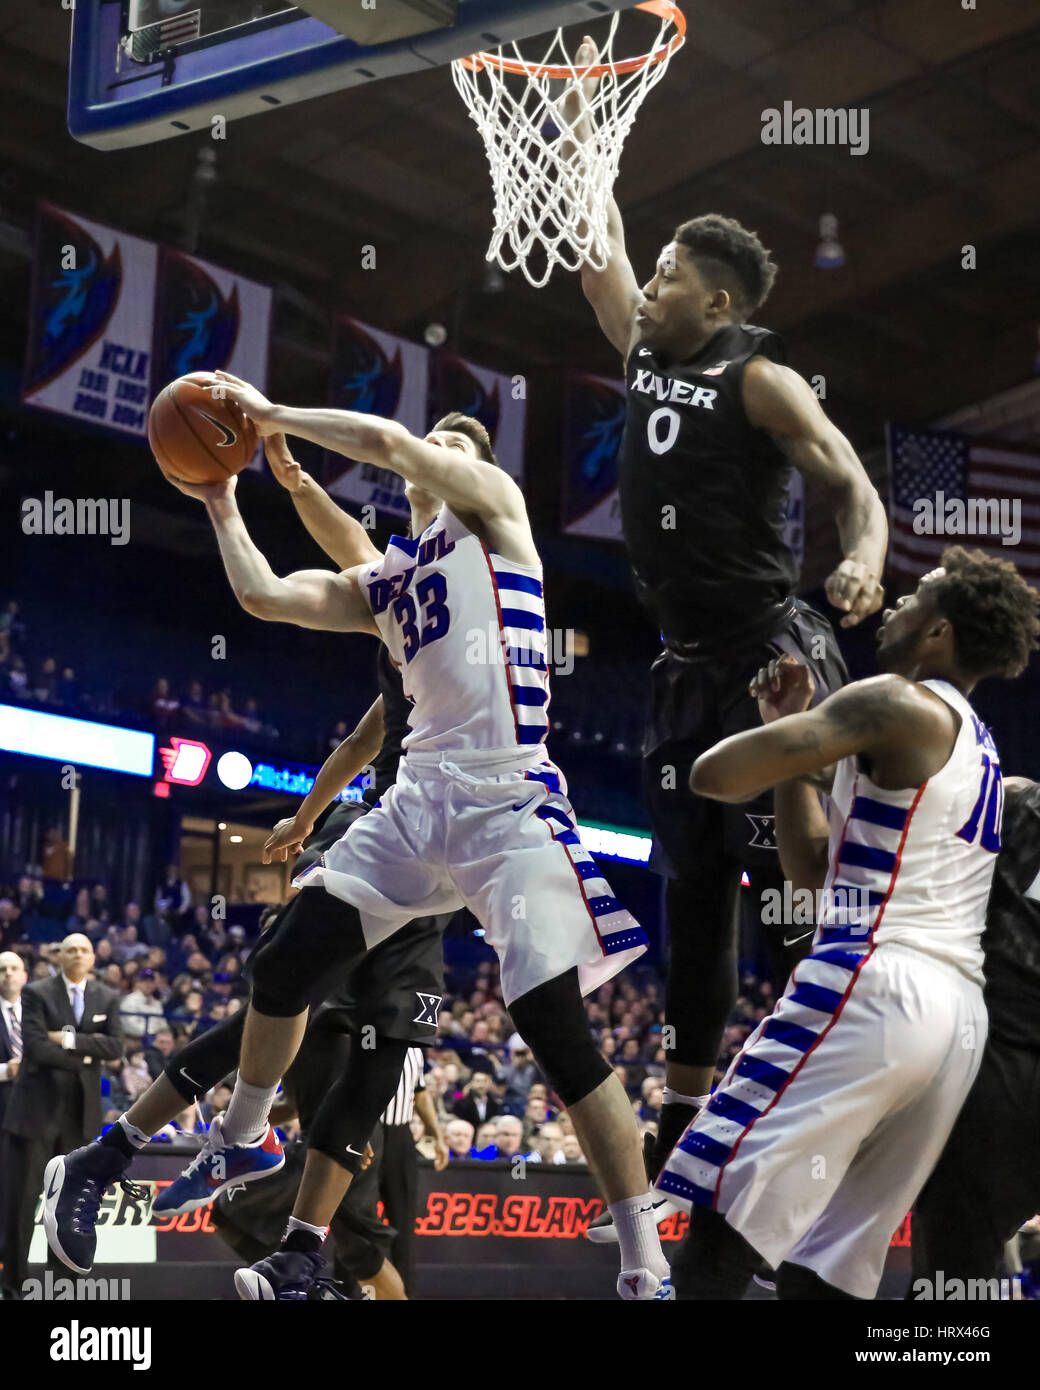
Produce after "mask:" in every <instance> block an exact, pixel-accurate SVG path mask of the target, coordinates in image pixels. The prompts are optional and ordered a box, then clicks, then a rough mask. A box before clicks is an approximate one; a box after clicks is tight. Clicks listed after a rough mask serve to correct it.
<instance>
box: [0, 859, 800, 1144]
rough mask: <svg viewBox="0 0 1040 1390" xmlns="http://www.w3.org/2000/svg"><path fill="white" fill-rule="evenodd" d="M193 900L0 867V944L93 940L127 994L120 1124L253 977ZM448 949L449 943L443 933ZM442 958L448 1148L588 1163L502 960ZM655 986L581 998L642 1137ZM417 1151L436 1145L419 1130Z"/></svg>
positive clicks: (766, 997)
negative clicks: (508, 990)
mask: <svg viewBox="0 0 1040 1390" xmlns="http://www.w3.org/2000/svg"><path fill="white" fill-rule="evenodd" d="M229 913H230V915H229V917H228V918H227V919H226V920H221V919H217V918H214V917H213V916H212V915H211V912H210V908H209V906H208V905H206V904H204V903H199V904H196V903H194V902H193V900H192V894H191V891H190V889H189V888H188V885H187V884H186V883H185V882H184V881H183V880H182V879H180V878H179V876H178V873H177V870H176V868H175V867H174V866H171V867H170V868H169V869H168V870H167V872H166V875H165V877H164V878H163V880H162V882H160V883H159V884H158V885H157V886H156V889H155V892H154V894H153V895H152V897H151V900H150V901H148V902H146V903H143V904H142V903H138V902H126V903H123V904H122V905H121V906H118V907H117V906H116V905H115V904H113V903H112V902H111V901H110V898H109V894H108V892H107V890H106V888H105V886H104V885H103V884H100V883H94V884H81V885H78V886H77V885H56V884H54V883H52V882H48V883H47V884H46V885H45V883H44V881H43V880H42V878H40V877H39V876H37V875H35V874H31V873H26V874H22V875H21V876H19V877H17V878H13V879H12V881H11V882H9V883H4V882H3V878H2V876H0V950H11V951H15V952H17V953H18V954H20V955H21V956H22V957H23V958H24V960H25V963H26V967H27V970H28V973H29V977H30V979H41V978H44V977H46V976H47V975H49V974H54V973H56V972H57V970H58V965H57V944H58V943H59V942H60V941H61V940H62V939H63V937H65V936H66V935H68V934H69V933H71V932H82V933H84V934H85V935H86V936H87V937H88V938H89V939H90V941H91V943H92V944H93V947H94V953H95V963H94V973H95V975H96V976H97V978H98V979H99V980H100V981H101V982H102V983H103V984H105V985H107V986H109V987H110V988H111V989H114V990H116V991H118V992H119V993H120V994H121V995H122V1000H121V1004H120V1013H121V1016H122V1024H123V1031H124V1036H125V1040H126V1055H125V1058H124V1060H122V1061H121V1062H118V1063H112V1064H110V1065H108V1066H106V1075H105V1078H104V1083H103V1086H104V1097H105V1099H104V1108H105V1118H106V1123H111V1122H112V1121H114V1119H115V1118H116V1116H117V1115H118V1114H120V1113H121V1112H122V1111H123V1110H125V1109H126V1108H127V1107H128V1106H129V1105H130V1104H131V1103H132V1101H133V1100H134V1099H135V1098H136V1097H137V1096H138V1095H139V1094H140V1093H141V1092H142V1091H143V1090H145V1089H146V1088H147V1087H148V1086H149V1085H150V1084H151V1082H152V1081H153V1080H154V1079H155V1078H156V1077H157V1076H159V1074H160V1073H161V1071H162V1069H163V1067H164V1065H165V1063H166V1060H167V1058H168V1057H169V1056H170V1054H171V1053H172V1052H174V1051H176V1049H178V1048H179V1047H181V1046H183V1044H184V1043H185V1042H187V1041H188V1040H189V1039H190V1038H192V1037H194V1036H196V1035H197V1034H199V1033H201V1032H204V1031H205V1030H206V1029H208V1028H212V1027H213V1026H214V1025H215V1024H217V1023H219V1022H220V1021H221V1020H223V1019H225V1018H227V1017H229V1016H230V1015H232V1014H234V1013H235V1012H236V1011H237V1010H239V1009H241V1008H242V1007H243V1006H244V1004H245V1002H246V999H247V997H248V992H249V987H248V983H247V981H246V980H245V979H244V978H243V967H244V966H245V963H246V960H247V958H248V956H249V952H250V950H251V949H252V948H253V946H254V945H255V935H254V934H253V933H251V931H250V930H249V929H247V928H246V927H245V926H242V925H239V924H236V923H235V921H234V916H235V912H234V909H233V908H229ZM449 947H450V943H449ZM450 955H451V952H450V949H449V964H448V967H447V992H446V995H445V998H444V1000H443V1006H442V1010H441V1014H440V1019H439V1027H438V1035H437V1039H436V1042H435V1043H434V1044H433V1045H432V1046H431V1047H430V1049H429V1050H428V1054H427V1066H428V1070H427V1074H426V1085H427V1088H428V1090H429V1092H430V1094H431V1096H432V1098H433V1100H434V1102H435V1105H436V1108H437V1112H438V1115H439V1116H440V1120H441V1125H442V1128H443V1130H444V1135H445V1139H446V1141H447V1144H448V1147H449V1151H450V1153H451V1154H452V1155H453V1156H454V1157H455V1158H456V1159H458V1158H463V1157H468V1158H479V1159H493V1158H504V1159H515V1158H516V1157H517V1156H521V1157H524V1158H525V1159H527V1160H529V1161H533V1162H551V1163H578V1162H583V1161H584V1159H583V1155H582V1153H581V1148H580V1145H579V1144H578V1140H577V1138H576V1137H575V1134H574V1130H573V1126H572V1125H571V1123H570V1119H569V1117H568V1116H567V1114H566V1112H561V1111H560V1109H559V1106H558V1101H557V1100H556V1098H555V1097H554V1096H553V1094H552V1093H551V1092H550V1091H549V1090H548V1088H547V1087H546V1084H545V1080H544V1078H543V1077H542V1076H541V1074H540V1073H539V1071H538V1068H537V1066H536V1065H535V1062H534V1059H533V1057H532V1055H531V1052H530V1049H529V1048H528V1046H527V1044H526V1042H525V1041H524V1040H523V1038H521V1037H520V1036H519V1034H518V1033H517V1032H516V1031H515V1030H514V1028H513V1025H512V1022H511V1020H510V1018H509V1014H508V1012H507V1011H506V1009H505V1006H504V1005H503V1002H502V994H501V989H500V985H499V977H498V964H497V961H495V960H494V959H493V958H490V956H489V957H488V958H484V959H481V960H480V961H479V963H476V964H473V965H471V966H469V967H461V966H457V965H456V966H454V967H453V966H452V965H451V964H450ZM662 998H663V995H662V986H661V982H660V979H659V977H658V976H657V974H656V972H654V971H653V970H651V969H649V968H640V967H635V968H633V969H632V970H630V971H629V972H627V973H625V974H624V975H622V976H621V977H619V978H618V979H616V980H612V981H610V982H609V983H608V984H606V985H604V986H602V988H601V989H600V990H598V991H597V993H596V994H594V995H592V996H590V997H589V999H588V1000H587V1001H586V1009H587V1015H588V1023H589V1028H590V1030H591V1031H592V1033H593V1035H594V1036H595V1038H596V1040H597V1042H598V1044H599V1046H600V1047H601V1048H602V1049H603V1052H604V1053H605V1055H606V1056H607V1057H608V1059H609V1060H610V1061H611V1063H612V1064H613V1066H614V1068H615V1071H616V1073H617V1075H618V1076H619V1077H620V1079H621V1081H622V1083H623V1084H624V1086H625V1089H626V1091H627V1093H628V1095H629V1098H630V1100H631V1102H632V1106H633V1109H634V1111H635V1113H636V1115H637V1118H638V1121H639V1125H640V1128H641V1130H642V1131H643V1132H644V1133H649V1134H653V1133H655V1132H656V1123H657V1118H658V1116H659V1114H660V1109H661V1102H662V1088H663V1078H664V1069H665V1058H666V1044H667V1041H668V1039H667V1037H666V1034H665V1023H664V1013H663V1005H662ZM772 1004H773V1000H772V996H771V991H770V987H769V985H768V983H767V982H762V981H759V980H757V979H756V978H755V977H754V976H752V975H745V976H744V977H743V979H742V982H741V996H740V998H739V999H738V1001H737V1005H736V1008H735V1010H734V1013H733V1015H732V1016H731V1018H730V1021H729V1024H728V1026H727V1028H726V1032H725V1036H724V1039H723V1046H722V1051H721V1055H720V1057H719V1067H720V1070H721V1069H724V1068H725V1066H726V1065H727V1064H728V1061H729V1060H730V1058H732V1056H733V1055H735V1053H736V1052H737V1051H739V1049H740V1047H741V1046H742V1044H743V1042H744V1039H745V1038H746V1037H747V1035H748V1034H749V1033H750V1031H751V1030H752V1029H753V1028H754V1027H755V1026H756V1024H757V1023H758V1022H759V1021H760V1020H761V1019H762V1018H764V1017H765V1016H766V1015H767V1014H768V1013H769V1012H770V1011H771V1009H772ZM229 1099H230V1088H229V1086H227V1085H222V1086H218V1087H216V1088H215V1089H214V1090H213V1091H211V1092H210V1093H209V1094H208V1095H207V1096H206V1098H205V1101H204V1103H203V1105H202V1106H201V1107H200V1110H199V1111H195V1110H194V1109H188V1110H186V1111H185V1112H184V1113H182V1115H180V1116H179V1117H178V1119H177V1120H176V1121H175V1122H174V1124H173V1125H171V1126H170V1127H168V1131H167V1133H166V1136H165V1137H173V1136H174V1135H177V1134H182V1135H192V1134H198V1133H201V1132H202V1131H204V1129H205V1126H206V1125H207V1124H208V1121H209V1120H210V1119H211V1118H212V1116H213V1115H214V1114H216V1113H218V1112H219V1111H220V1110H222V1109H223V1108H224V1107H225V1106H226V1105H227V1103H228V1100H229ZM415 1132H416V1139H417V1142H418V1143H419V1148H420V1151H421V1152H424V1153H425V1152H426V1151H427V1149H428V1148H429V1146H430V1141H429V1139H428V1138H425V1137H423V1136H422V1126H421V1122H417V1123H416V1126H415Z"/></svg>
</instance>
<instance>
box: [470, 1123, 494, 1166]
mask: <svg viewBox="0 0 1040 1390" xmlns="http://www.w3.org/2000/svg"><path fill="white" fill-rule="evenodd" d="M495 1130H496V1125H495V1121H494V1120H488V1122H487V1123H486V1124H483V1125H481V1126H480V1128H479V1129H478V1130H477V1137H476V1139H474V1141H473V1152H474V1154H475V1155H476V1156H477V1157H478V1158H483V1157H484V1156H485V1155H484V1154H483V1153H482V1152H481V1150H483V1149H493V1148H494V1147H495Z"/></svg>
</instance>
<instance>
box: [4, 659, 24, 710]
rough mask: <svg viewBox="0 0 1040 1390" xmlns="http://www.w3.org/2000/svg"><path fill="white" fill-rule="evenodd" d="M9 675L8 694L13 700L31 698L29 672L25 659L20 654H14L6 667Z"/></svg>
mask: <svg viewBox="0 0 1040 1390" xmlns="http://www.w3.org/2000/svg"><path fill="white" fill-rule="evenodd" d="M6 676H7V695H8V698H9V699H12V700H27V699H28V698H29V672H28V671H27V670H26V669H25V661H24V659H23V658H22V657H20V656H12V657H11V658H10V659H9V660H8V662H7V667H6Z"/></svg>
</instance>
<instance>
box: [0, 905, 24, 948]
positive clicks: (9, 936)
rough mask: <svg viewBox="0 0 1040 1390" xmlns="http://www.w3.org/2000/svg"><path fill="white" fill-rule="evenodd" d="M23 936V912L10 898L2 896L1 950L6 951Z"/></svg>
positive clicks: (0, 911)
mask: <svg viewBox="0 0 1040 1390" xmlns="http://www.w3.org/2000/svg"><path fill="white" fill-rule="evenodd" d="M21 938H22V913H21V909H20V908H19V907H18V904H17V903H15V902H12V901H11V899H10V898H0V951H6V950H8V949H9V948H10V947H11V946H13V945H14V943H15V942H16V941H20V940H21Z"/></svg>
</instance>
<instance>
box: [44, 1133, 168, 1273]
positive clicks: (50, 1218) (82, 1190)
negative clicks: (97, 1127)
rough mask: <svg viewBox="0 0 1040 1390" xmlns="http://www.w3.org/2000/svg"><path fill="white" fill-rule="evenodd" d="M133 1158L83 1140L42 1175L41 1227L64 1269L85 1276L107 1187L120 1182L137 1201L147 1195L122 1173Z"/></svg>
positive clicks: (89, 1264) (95, 1240)
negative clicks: (79, 1145)
mask: <svg viewBox="0 0 1040 1390" xmlns="http://www.w3.org/2000/svg"><path fill="white" fill-rule="evenodd" d="M130 1163H131V1160H130V1159H129V1158H127V1157H126V1155H125V1154H123V1153H120V1151H119V1150H118V1149H116V1148H112V1147H110V1146H109V1145H108V1144H100V1143H98V1142H97V1141H95V1142H94V1143H93V1144H84V1146H83V1148H81V1149H73V1151H72V1153H68V1154H58V1155H57V1156H56V1157H55V1158H52V1159H51V1161H50V1162H49V1163H48V1164H47V1167H46V1168H45V1169H44V1173H43V1229H44V1231H45V1232H46V1235H47V1244H48V1245H49V1246H50V1248H51V1249H52V1250H53V1251H54V1253H55V1255H57V1257H58V1259H59V1260H60V1261H61V1262H62V1264H63V1265H65V1266H66V1268H68V1269H71V1270H74V1271H75V1272H76V1273H77V1274H89V1273H90V1271H91V1267H92V1266H93V1264H94V1252H95V1251H96V1249H97V1234H96V1230H95V1227H96V1226H97V1217H98V1211H99V1209H100V1207H101V1199H102V1198H103V1197H104V1195H105V1191H106V1189H108V1188H109V1187H112V1186H113V1185H114V1184H115V1183H119V1184H120V1186H121V1187H123V1189H124V1190H125V1191H126V1192H128V1193H129V1194H130V1195H131V1196H132V1197H134V1198H135V1199H136V1200H138V1201H141V1200H143V1199H144V1198H146V1197H147V1196H148V1189H147V1188H144V1187H138V1186H137V1185H136V1184H135V1183H132V1182H130V1181H128V1179H127V1178H125V1177H124V1176H123V1175H124V1174H125V1172H126V1170H127V1169H128V1168H129V1167H130Z"/></svg>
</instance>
